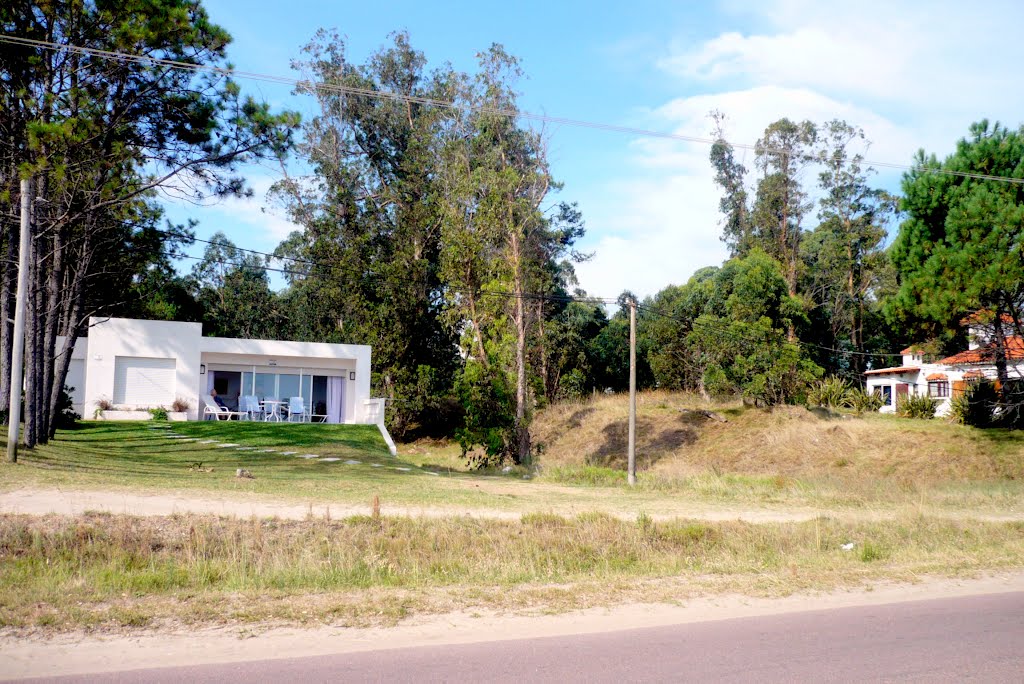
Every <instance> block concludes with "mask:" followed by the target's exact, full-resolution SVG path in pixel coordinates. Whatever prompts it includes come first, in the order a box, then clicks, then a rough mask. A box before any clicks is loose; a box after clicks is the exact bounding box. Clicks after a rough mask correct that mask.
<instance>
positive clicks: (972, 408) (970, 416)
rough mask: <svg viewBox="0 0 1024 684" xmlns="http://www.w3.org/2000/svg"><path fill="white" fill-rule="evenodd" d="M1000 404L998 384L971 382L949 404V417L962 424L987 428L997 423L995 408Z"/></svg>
mask: <svg viewBox="0 0 1024 684" xmlns="http://www.w3.org/2000/svg"><path fill="white" fill-rule="evenodd" d="M998 404H999V392H998V391H997V390H996V386H995V385H994V384H993V383H991V382H987V381H981V382H975V383H971V384H970V385H968V386H967V389H965V390H964V391H963V392H961V393H958V394H956V395H955V396H954V397H953V399H952V400H951V401H950V404H949V418H950V420H952V421H953V422H955V423H960V424H961V425H970V426H972V427H979V428H987V427H992V426H993V425H994V423H995V418H994V416H995V410H996V406H997V405H998Z"/></svg>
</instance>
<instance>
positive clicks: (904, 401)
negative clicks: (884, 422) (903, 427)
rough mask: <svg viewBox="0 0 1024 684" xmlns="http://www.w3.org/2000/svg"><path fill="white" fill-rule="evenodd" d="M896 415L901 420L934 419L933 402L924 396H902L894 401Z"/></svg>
mask: <svg viewBox="0 0 1024 684" xmlns="http://www.w3.org/2000/svg"><path fill="white" fill-rule="evenodd" d="M896 415H897V416H900V417H901V418H924V419H928V418H934V417H935V400H934V399H932V398H931V397H929V396H926V395H924V394H904V395H903V396H901V397H899V398H898V399H897V400H896Z"/></svg>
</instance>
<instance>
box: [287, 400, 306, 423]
mask: <svg viewBox="0 0 1024 684" xmlns="http://www.w3.org/2000/svg"><path fill="white" fill-rule="evenodd" d="M295 416H298V417H299V422H300V423H304V422H305V421H306V402H304V401H303V400H302V397H292V398H291V399H289V400H288V422H289V423H291V422H292V418H294V417H295Z"/></svg>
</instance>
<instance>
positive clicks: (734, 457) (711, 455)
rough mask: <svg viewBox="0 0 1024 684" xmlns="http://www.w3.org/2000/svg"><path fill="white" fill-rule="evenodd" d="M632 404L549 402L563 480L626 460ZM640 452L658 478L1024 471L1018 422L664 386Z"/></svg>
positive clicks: (898, 478)
mask: <svg viewBox="0 0 1024 684" xmlns="http://www.w3.org/2000/svg"><path fill="white" fill-rule="evenodd" d="M628 411H629V404H628V396H627V395H625V394H621V395H611V396H599V397H596V398H594V399H592V400H591V401H589V402H586V403H579V404H568V405H556V406H552V407H549V408H548V409H546V410H545V411H543V412H542V413H541V414H540V415H539V416H538V417H537V420H536V421H535V440H536V441H537V442H539V443H541V444H543V449H542V456H541V463H542V466H543V467H544V468H545V470H546V471H548V472H550V473H553V474H554V475H555V477H556V478H557V479H562V480H563V481H568V480H569V479H571V478H568V477H567V473H569V472H572V471H575V472H580V473H584V472H588V471H589V472H590V475H589V476H588V477H587V478H584V479H595V478H597V473H600V472H603V471H621V470H623V469H624V468H625V463H626V440H627V419H628ZM709 411H710V412H713V413H714V415H715V416H716V417H720V418H721V419H723V420H715V419H712V418H709V417H708V413H706V412H709ZM636 453H637V468H638V470H639V471H641V472H642V473H646V474H648V475H649V476H652V477H662V478H692V477H696V476H702V475H704V474H706V473H709V472H710V473H714V474H720V473H736V474H744V475H752V476H781V477H787V478H797V479H800V478H814V479H822V478H826V479H833V480H838V481H850V480H861V481H869V480H870V481H880V480H886V481H891V482H896V483H902V484H906V485H909V486H915V485H917V484H922V483H938V482H947V483H948V482H958V481H976V480H1020V479H1024V434H1022V433H1019V432H1011V431H1007V430H992V429H990V430H979V429H976V428H969V427H965V426H961V425H952V424H950V423H948V422H946V421H937V420H936V421H927V422H925V421H912V420H906V419H900V418H896V417H893V416H883V415H878V414H862V415H857V414H854V413H840V412H836V411H834V410H830V409H826V408H820V407H818V408H814V409H807V408H805V407H802V406H780V407H776V408H774V409H770V410H766V409H756V408H749V407H744V406H743V405H742V404H739V403H733V404H724V403H717V404H716V403H707V402H704V401H702V400H701V399H700V398H699V397H695V396H692V395H687V394H681V393H669V392H662V391H655V392H649V393H641V394H640V395H639V396H638V398H637V447H636ZM595 469H596V470H595ZM597 479H608V476H607V475H603V476H601V478H597Z"/></svg>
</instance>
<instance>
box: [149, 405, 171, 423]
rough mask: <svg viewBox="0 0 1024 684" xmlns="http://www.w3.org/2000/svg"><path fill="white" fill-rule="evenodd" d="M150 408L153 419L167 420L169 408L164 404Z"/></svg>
mask: <svg viewBox="0 0 1024 684" xmlns="http://www.w3.org/2000/svg"><path fill="white" fill-rule="evenodd" d="M148 410H149V415H150V416H152V417H153V420H167V409H166V408H164V407H163V406H154V407H152V408H150V409H148Z"/></svg>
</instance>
